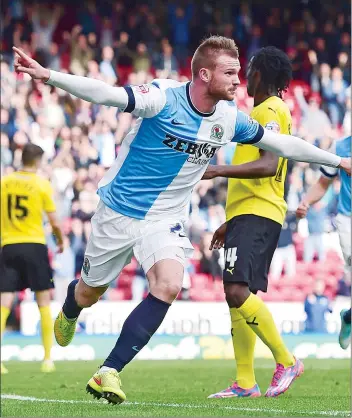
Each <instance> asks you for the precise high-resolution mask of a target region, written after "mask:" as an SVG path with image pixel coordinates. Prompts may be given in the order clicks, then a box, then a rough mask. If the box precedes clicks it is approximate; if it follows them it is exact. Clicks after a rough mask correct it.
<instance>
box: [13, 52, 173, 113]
mask: <svg viewBox="0 0 352 418" xmlns="http://www.w3.org/2000/svg"><path fill="white" fill-rule="evenodd" d="M13 50H14V51H15V53H16V57H15V70H16V71H17V72H21V73H25V74H29V75H30V76H31V77H32V78H33V79H37V80H41V81H43V82H45V83H48V84H50V85H52V86H55V87H58V88H61V89H63V90H65V91H67V92H68V93H71V94H73V95H74V96H76V97H79V98H80V99H83V100H86V101H88V102H91V103H96V104H101V105H105V106H115V107H118V108H119V109H121V110H122V111H124V112H128V113H134V114H135V115H136V116H141V117H152V116H155V115H156V114H158V113H159V112H160V110H161V109H162V108H163V107H164V105H165V102H166V98H165V94H164V92H163V91H161V90H160V89H158V88H157V87H156V86H154V85H148V87H147V88H145V89H144V90H143V91H141V90H138V87H133V88H132V87H111V86H110V85H109V84H107V83H104V82H103V81H100V80H95V79H92V78H87V77H80V76H76V75H71V74H65V73H61V72H57V71H52V70H48V69H47V68H44V67H42V66H41V65H40V64H39V63H38V62H37V61H35V60H34V59H32V58H30V57H29V56H28V55H26V54H25V53H24V52H23V51H21V50H20V49H18V48H16V47H13ZM147 93H148V94H147Z"/></svg>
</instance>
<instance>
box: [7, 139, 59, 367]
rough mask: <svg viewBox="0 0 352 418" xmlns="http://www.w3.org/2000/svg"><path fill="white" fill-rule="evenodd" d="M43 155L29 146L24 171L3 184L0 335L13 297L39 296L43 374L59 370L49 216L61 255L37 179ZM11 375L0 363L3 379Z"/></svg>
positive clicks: (49, 204) (48, 193) (45, 190)
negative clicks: (45, 220)
mask: <svg viewBox="0 0 352 418" xmlns="http://www.w3.org/2000/svg"><path fill="white" fill-rule="evenodd" d="M43 154H44V151H43V150H42V148H40V147H38V146H37V145H34V144H27V145H25V146H24V148H23V151H22V165H23V167H22V169H21V170H19V171H17V172H15V173H12V174H9V175H7V176H4V177H3V178H2V179H1V247H2V249H1V258H0V266H1V282H0V292H1V334H2V333H3V331H4V329H5V326H6V321H7V318H8V316H9V313H10V310H11V306H12V304H13V301H14V297H15V292H17V291H20V290H23V289H27V288H30V289H31V290H32V291H34V292H35V296H36V301H37V304H38V308H39V312H40V318H41V335H42V341H43V346H44V361H43V363H42V366H41V370H42V371H43V372H46V373H48V372H52V371H54V370H55V366H54V363H53V362H52V360H51V358H50V351H51V347H52V344H53V321H52V319H51V312H50V289H52V288H53V287H54V284H53V281H52V271H51V267H50V264H49V257H48V249H47V247H46V240H45V233H44V227H43V213H44V212H46V214H47V217H48V219H49V222H50V224H51V227H52V230H53V233H54V235H55V236H56V239H57V244H58V251H59V252H62V251H63V241H62V234H61V230H60V227H59V225H58V221H57V219H56V213H55V211H56V208H55V203H54V201H53V197H52V195H53V191H52V188H51V185H50V183H49V182H48V181H47V180H46V179H44V178H43V177H40V176H39V175H38V174H37V170H38V169H39V167H40V164H41V160H42V157H43ZM5 373H8V370H7V369H6V368H5V366H4V365H3V364H2V363H1V374H5Z"/></svg>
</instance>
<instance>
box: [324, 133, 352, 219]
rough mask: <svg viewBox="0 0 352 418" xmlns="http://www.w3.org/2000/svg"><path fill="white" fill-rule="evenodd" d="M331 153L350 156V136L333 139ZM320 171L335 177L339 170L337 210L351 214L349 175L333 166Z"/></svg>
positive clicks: (344, 156) (345, 156)
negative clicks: (339, 185) (338, 139)
mask: <svg viewBox="0 0 352 418" xmlns="http://www.w3.org/2000/svg"><path fill="white" fill-rule="evenodd" d="M329 151H330V152H332V153H333V154H336V155H338V156H339V157H343V158H351V136H348V137H347V138H344V139H341V140H340V141H335V142H334V143H333V144H332V146H331V147H330V149H329ZM320 171H321V172H322V173H323V174H324V176H326V177H330V178H331V177H336V176H337V175H338V174H339V172H340V178H341V189H340V194H339V203H338V207H337V210H338V212H339V213H342V214H343V215H347V216H351V176H349V175H348V174H347V173H346V172H345V171H343V170H339V169H338V168H333V167H325V166H324V167H321V168H320Z"/></svg>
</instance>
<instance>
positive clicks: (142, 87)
mask: <svg viewBox="0 0 352 418" xmlns="http://www.w3.org/2000/svg"><path fill="white" fill-rule="evenodd" d="M137 90H138V91H139V92H140V93H143V94H145V93H149V86H148V85H147V84H141V85H140V86H138V87H137Z"/></svg>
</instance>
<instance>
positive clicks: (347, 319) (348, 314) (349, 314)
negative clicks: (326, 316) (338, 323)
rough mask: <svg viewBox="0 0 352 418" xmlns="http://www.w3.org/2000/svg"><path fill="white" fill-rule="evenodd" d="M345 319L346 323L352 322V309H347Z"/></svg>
mask: <svg viewBox="0 0 352 418" xmlns="http://www.w3.org/2000/svg"><path fill="white" fill-rule="evenodd" d="M343 320H344V321H345V323H346V324H350V323H351V309H349V310H348V311H346V312H345V313H344V315H343Z"/></svg>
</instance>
